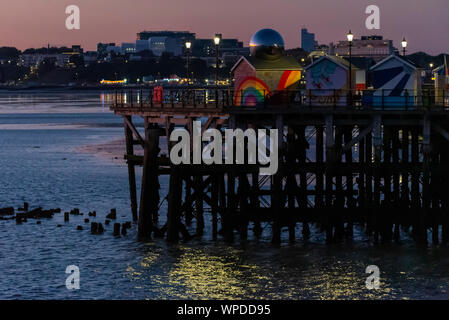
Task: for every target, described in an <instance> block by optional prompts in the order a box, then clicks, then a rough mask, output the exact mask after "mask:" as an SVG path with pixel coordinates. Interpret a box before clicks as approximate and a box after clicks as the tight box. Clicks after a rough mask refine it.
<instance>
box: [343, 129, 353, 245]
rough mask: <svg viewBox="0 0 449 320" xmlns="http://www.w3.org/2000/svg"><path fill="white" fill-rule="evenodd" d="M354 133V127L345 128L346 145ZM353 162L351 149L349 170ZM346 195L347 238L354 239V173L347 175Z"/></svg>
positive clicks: (348, 159)
mask: <svg viewBox="0 0 449 320" xmlns="http://www.w3.org/2000/svg"><path fill="white" fill-rule="evenodd" d="M352 132H353V127H352V126H348V127H346V128H345V131H344V142H345V145H348V144H349V143H350V142H351V141H352ZM352 161H353V155H352V148H350V149H348V150H347V151H346V153H345V162H346V163H347V164H348V168H352ZM351 170H352V169H351ZM346 194H347V196H346V199H347V201H346V207H347V209H346V210H347V212H348V213H349V214H347V215H346V219H347V227H346V231H345V236H346V238H348V239H352V237H353V235H354V222H353V217H352V213H353V211H352V209H353V207H354V205H353V202H355V200H354V179H353V176H352V171H351V173H350V174H347V175H346Z"/></svg>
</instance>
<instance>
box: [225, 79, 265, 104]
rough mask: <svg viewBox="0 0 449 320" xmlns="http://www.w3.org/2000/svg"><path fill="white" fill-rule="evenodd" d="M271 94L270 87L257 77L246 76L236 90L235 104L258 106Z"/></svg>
mask: <svg viewBox="0 0 449 320" xmlns="http://www.w3.org/2000/svg"><path fill="white" fill-rule="evenodd" d="M269 94H270V88H269V87H268V86H267V85H266V84H265V82H263V81H262V80H260V79H258V78H256V77H248V78H245V79H244V80H243V81H242V82H241V83H240V85H239V87H238V89H237V91H236V92H235V97H234V104H235V105H236V106H250V107H253V106H256V105H257V104H259V103H262V102H263V101H264V98H265V97H266V96H267V95H269Z"/></svg>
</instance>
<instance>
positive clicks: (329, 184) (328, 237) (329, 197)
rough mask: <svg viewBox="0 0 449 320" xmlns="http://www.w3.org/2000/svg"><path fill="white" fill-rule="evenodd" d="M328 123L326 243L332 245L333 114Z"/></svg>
mask: <svg viewBox="0 0 449 320" xmlns="http://www.w3.org/2000/svg"><path fill="white" fill-rule="evenodd" d="M325 123H326V206H325V212H324V215H325V219H324V220H325V228H326V243H328V244H330V243H332V241H333V239H332V236H333V234H332V233H333V225H332V221H331V214H332V203H333V189H334V188H333V171H334V162H335V159H336V156H335V138H334V117H333V115H331V114H328V115H326V116H325Z"/></svg>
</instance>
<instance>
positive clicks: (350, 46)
mask: <svg viewBox="0 0 449 320" xmlns="http://www.w3.org/2000/svg"><path fill="white" fill-rule="evenodd" d="M346 37H347V38H348V43H349V104H350V105H351V106H352V41H353V40H354V35H353V34H352V32H351V30H349V32H348V34H347V35H346Z"/></svg>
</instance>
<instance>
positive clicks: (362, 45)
mask: <svg viewBox="0 0 449 320" xmlns="http://www.w3.org/2000/svg"><path fill="white" fill-rule="evenodd" d="M330 51H332V52H334V54H335V55H338V56H343V57H345V56H349V43H348V41H346V40H344V41H339V42H338V43H337V44H336V45H335V47H334V48H332V49H331V50H330ZM394 52H395V48H394V46H393V41H392V40H387V39H384V38H383V37H382V36H378V35H372V36H362V37H361V38H360V39H354V40H353V43H352V53H351V54H352V56H353V57H366V58H372V59H374V60H376V61H379V60H382V59H383V58H386V57H388V56H390V55H392V54H394Z"/></svg>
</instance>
